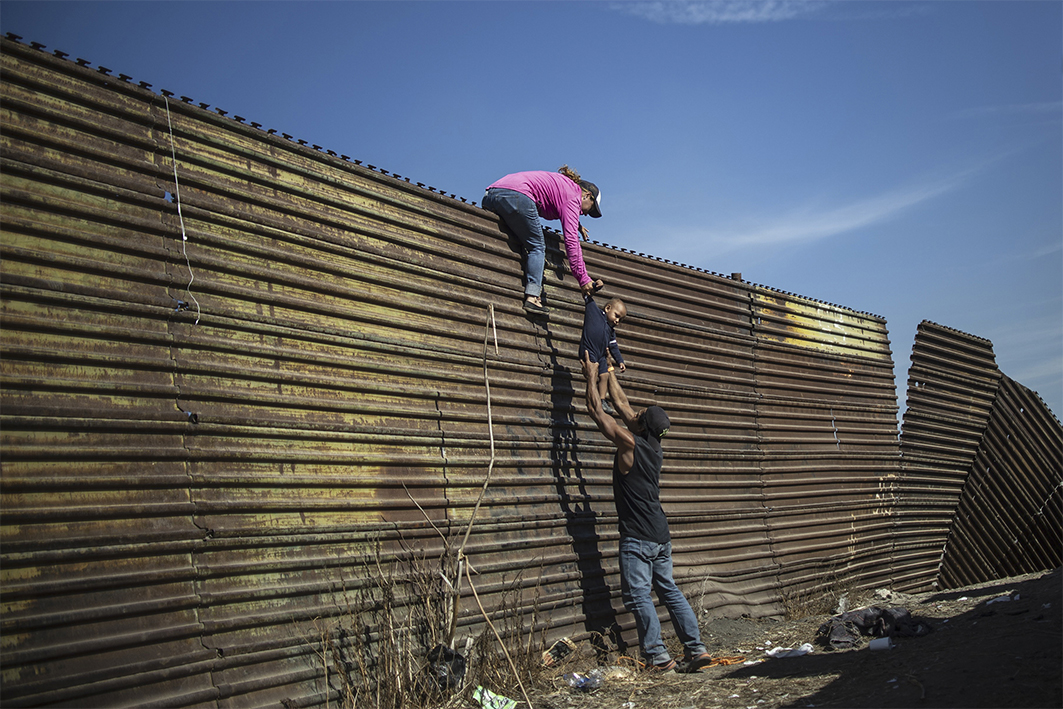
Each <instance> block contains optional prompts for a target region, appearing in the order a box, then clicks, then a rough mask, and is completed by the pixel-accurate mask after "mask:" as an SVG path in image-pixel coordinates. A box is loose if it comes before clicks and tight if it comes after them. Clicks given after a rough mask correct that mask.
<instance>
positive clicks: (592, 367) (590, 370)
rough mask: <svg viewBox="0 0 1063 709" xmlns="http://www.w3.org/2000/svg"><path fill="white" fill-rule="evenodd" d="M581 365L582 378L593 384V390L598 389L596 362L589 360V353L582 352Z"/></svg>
mask: <svg viewBox="0 0 1063 709" xmlns="http://www.w3.org/2000/svg"><path fill="white" fill-rule="evenodd" d="M580 364H582V365H583V378H584V379H586V380H587V384H588V385H591V384H593V385H594V387H595V388H594V390H595V391H598V363H597V362H592V361H591V353H590V352H584V353H583V360H582V361H581V362H580Z"/></svg>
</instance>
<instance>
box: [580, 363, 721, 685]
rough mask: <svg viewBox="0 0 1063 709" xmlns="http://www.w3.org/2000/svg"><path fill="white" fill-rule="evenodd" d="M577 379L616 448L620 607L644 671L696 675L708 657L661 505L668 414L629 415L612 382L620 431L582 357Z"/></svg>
mask: <svg viewBox="0 0 1063 709" xmlns="http://www.w3.org/2000/svg"><path fill="white" fill-rule="evenodd" d="M583 376H584V378H585V379H586V380H587V410H588V411H589V412H590V415H591V418H592V419H594V423H595V424H597V425H598V430H599V431H601V432H602V435H604V436H605V437H606V438H608V439H609V440H610V441H612V443H613V444H614V445H616V457H615V458H614V460H613V498H614V500H615V502H616V514H617V518H618V520H619V526H620V581H621V586H622V593H623V597H624V607H625V608H627V609H628V611H630V612H631V613H632V615H634V616H635V628H636V629H637V631H638V636H639V646H640V647H641V650H642V656H643V659H644V661H645V662H646V665H647V667H648V668H654V669H657V670H662V671H665V672H669V671H673V670H679V671H681V672H695V671H697V670H699V669H701V668H702V667H705V666H707V665H708V664H709V662H710V661H711V658H710V657H709V654H708V653H707V652H706V651H705V645H704V644H703V643H702V642H701V633H700V631H699V629H698V620H697V616H695V615H694V611H693V609H691V607H690V603H688V602H687V599H686V597H685V596H684V595H683V592H682V591H680V590H679V587H678V586H676V584H675V581H674V580H673V579H672V538H671V535H670V534H669V531H668V518H667V517H665V514H664V509H663V508H662V507H661V498H660V480H661V465H662V464H663V462H664V453H663V451H662V450H661V437H662V436H664V435H665V434H666V433H668V426H669V421H668V414H666V413H665V412H664V409H662V408H661V407H659V406H651V407H649V408H647V409H640V410H639V411H633V410H632V408H631V405H630V404H629V403H628V400H627V396H626V395H625V394H624V390H623V389H622V388H621V387H620V383H619V382H618V381H617V378H616V377H610V380H609V396H610V398H611V399H612V400H613V405H614V406H615V407H616V409H617V411H619V412H620V415H621V416H622V417H623V419H624V423H626V424H627V428H624V427H622V426H620V425H619V424H617V422H616V419H614V418H613V417H612V416H610V415H608V414H606V413H605V411H604V410H603V409H602V400H601V395H600V394H599V393H598V366H597V364H596V363H594V362H592V361H591V359H590V357H589V356H588V355H586V354H584V357H583ZM653 588H656V589H657V597H658V598H659V599H660V600H661V602H662V603H663V604H664V605H665V607H666V608H667V609H668V615H669V616H670V617H671V619H672V627H673V628H675V632H676V635H677V636H678V637H679V640H680V641H681V642H682V643H683V655H684V658H683V662H682V663H677V662H676V661H675V660H673V659H672V657H671V655H669V654H668V650H667V649H665V646H664V643H663V642H662V640H661V622H660V620H659V619H658V617H657V608H656V607H655V606H654V604H653V597H652V595H651V591H652V589H653Z"/></svg>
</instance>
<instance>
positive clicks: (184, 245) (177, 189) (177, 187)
mask: <svg viewBox="0 0 1063 709" xmlns="http://www.w3.org/2000/svg"><path fill="white" fill-rule="evenodd" d="M162 99H163V101H165V102H166V125H167V127H168V128H169V129H170V156H171V157H172V158H173V190H174V199H175V200H176V202H177V220H178V221H179V222H180V224H181V252H182V253H183V254H184V256H185V265H186V266H187V267H188V285H187V286H185V292H187V293H188V297H189V298H191V299H192V302H193V303H195V304H196V322H195V324H196V325H198V324H199V316H200V308H199V301H198V300H196V296H195V295H194V294H193V293H192V281H194V280H195V279H196V277H195V274H193V273H192V262H191V261H189V260H188V234H186V233H185V218H184V215H182V214H181V184H180V183H179V182H178V181H177V148H176V147H175V146H174V141H173V123H172V122H171V121H170V100H169V99H168V98H167V97H166V96H165V95H163V97H162Z"/></svg>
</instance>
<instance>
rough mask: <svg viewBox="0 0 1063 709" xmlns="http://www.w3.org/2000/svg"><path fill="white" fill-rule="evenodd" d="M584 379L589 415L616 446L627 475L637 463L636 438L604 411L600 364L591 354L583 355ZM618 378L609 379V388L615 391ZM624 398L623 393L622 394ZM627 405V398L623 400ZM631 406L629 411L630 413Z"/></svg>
mask: <svg viewBox="0 0 1063 709" xmlns="http://www.w3.org/2000/svg"><path fill="white" fill-rule="evenodd" d="M583 377H584V378H585V379H586V380H587V392H586V397H587V413H589V414H590V415H591V418H592V419H594V423H595V425H596V426H598V430H599V431H601V432H602V435H603V436H605V437H606V438H608V439H609V441H610V442H612V443H613V445H615V446H616V452H617V462H618V464H619V468H620V472H621V474H623V475H627V474H628V471H630V470H631V466H632V465H633V464H634V461H635V437H634V436H633V435H632V434H631V431H629V430H628V429H626V428H624V427H622V426H620V425H618V424H617V422H616V419H614V418H613V417H612V416H610V415H609V414H607V413H605V412H604V411H602V398H601V396H600V395H599V394H598V363H597V362H594V361H592V360H591V355H590V353H589V352H584V353H583ZM615 381H616V377H609V388H610V390H612V389H613V382H615ZM621 396H623V392H621ZM623 403H624V405H627V398H626V397H625V398H624V399H623ZM630 408H631V407H630V406H629V407H628V410H629V411H630Z"/></svg>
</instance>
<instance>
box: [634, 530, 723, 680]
mask: <svg viewBox="0 0 1063 709" xmlns="http://www.w3.org/2000/svg"><path fill="white" fill-rule="evenodd" d="M620 582H621V591H622V593H623V598H624V607H625V608H627V609H628V611H630V612H631V613H632V614H633V615H634V616H635V627H636V629H637V630H638V634H639V645H641V646H642V655H643V657H645V658H646V660H647V661H649V662H652V663H653V664H661V663H664V662H667V661H668V660H670V659H672V658H671V656H670V655H669V654H668V650H666V649H665V647H664V643H663V642H662V641H661V621H660V619H658V618H657V609H656V607H654V605H653V598H652V597H651V595H650V592H651V590H652V589H653V588H654V587H656V588H657V597H658V598H660V599H661V602H662V603H663V604H664V605H665V607H666V608H667V609H668V615H669V616H670V617H671V619H672V627H673V628H675V634H676V635H677V636H678V637H679V640H680V642H682V643H683V654H684V655H685V656H686V659H689V658H691V657H693V656H695V655H700V654H701V653H703V652H705V645H704V644H703V643H702V642H701V632H700V630H699V629H698V619H697V616H695V615H694V611H693V609H692V608H691V607H690V603H688V602H687V599H686V596H684V595H683V592H682V591H680V590H679V587H678V586H676V585H675V581H674V580H673V579H672V544H671V542H669V543H667V544H657V543H656V542H647V541H643V540H641V539H635V538H633V537H623V538H621V539H620Z"/></svg>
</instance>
